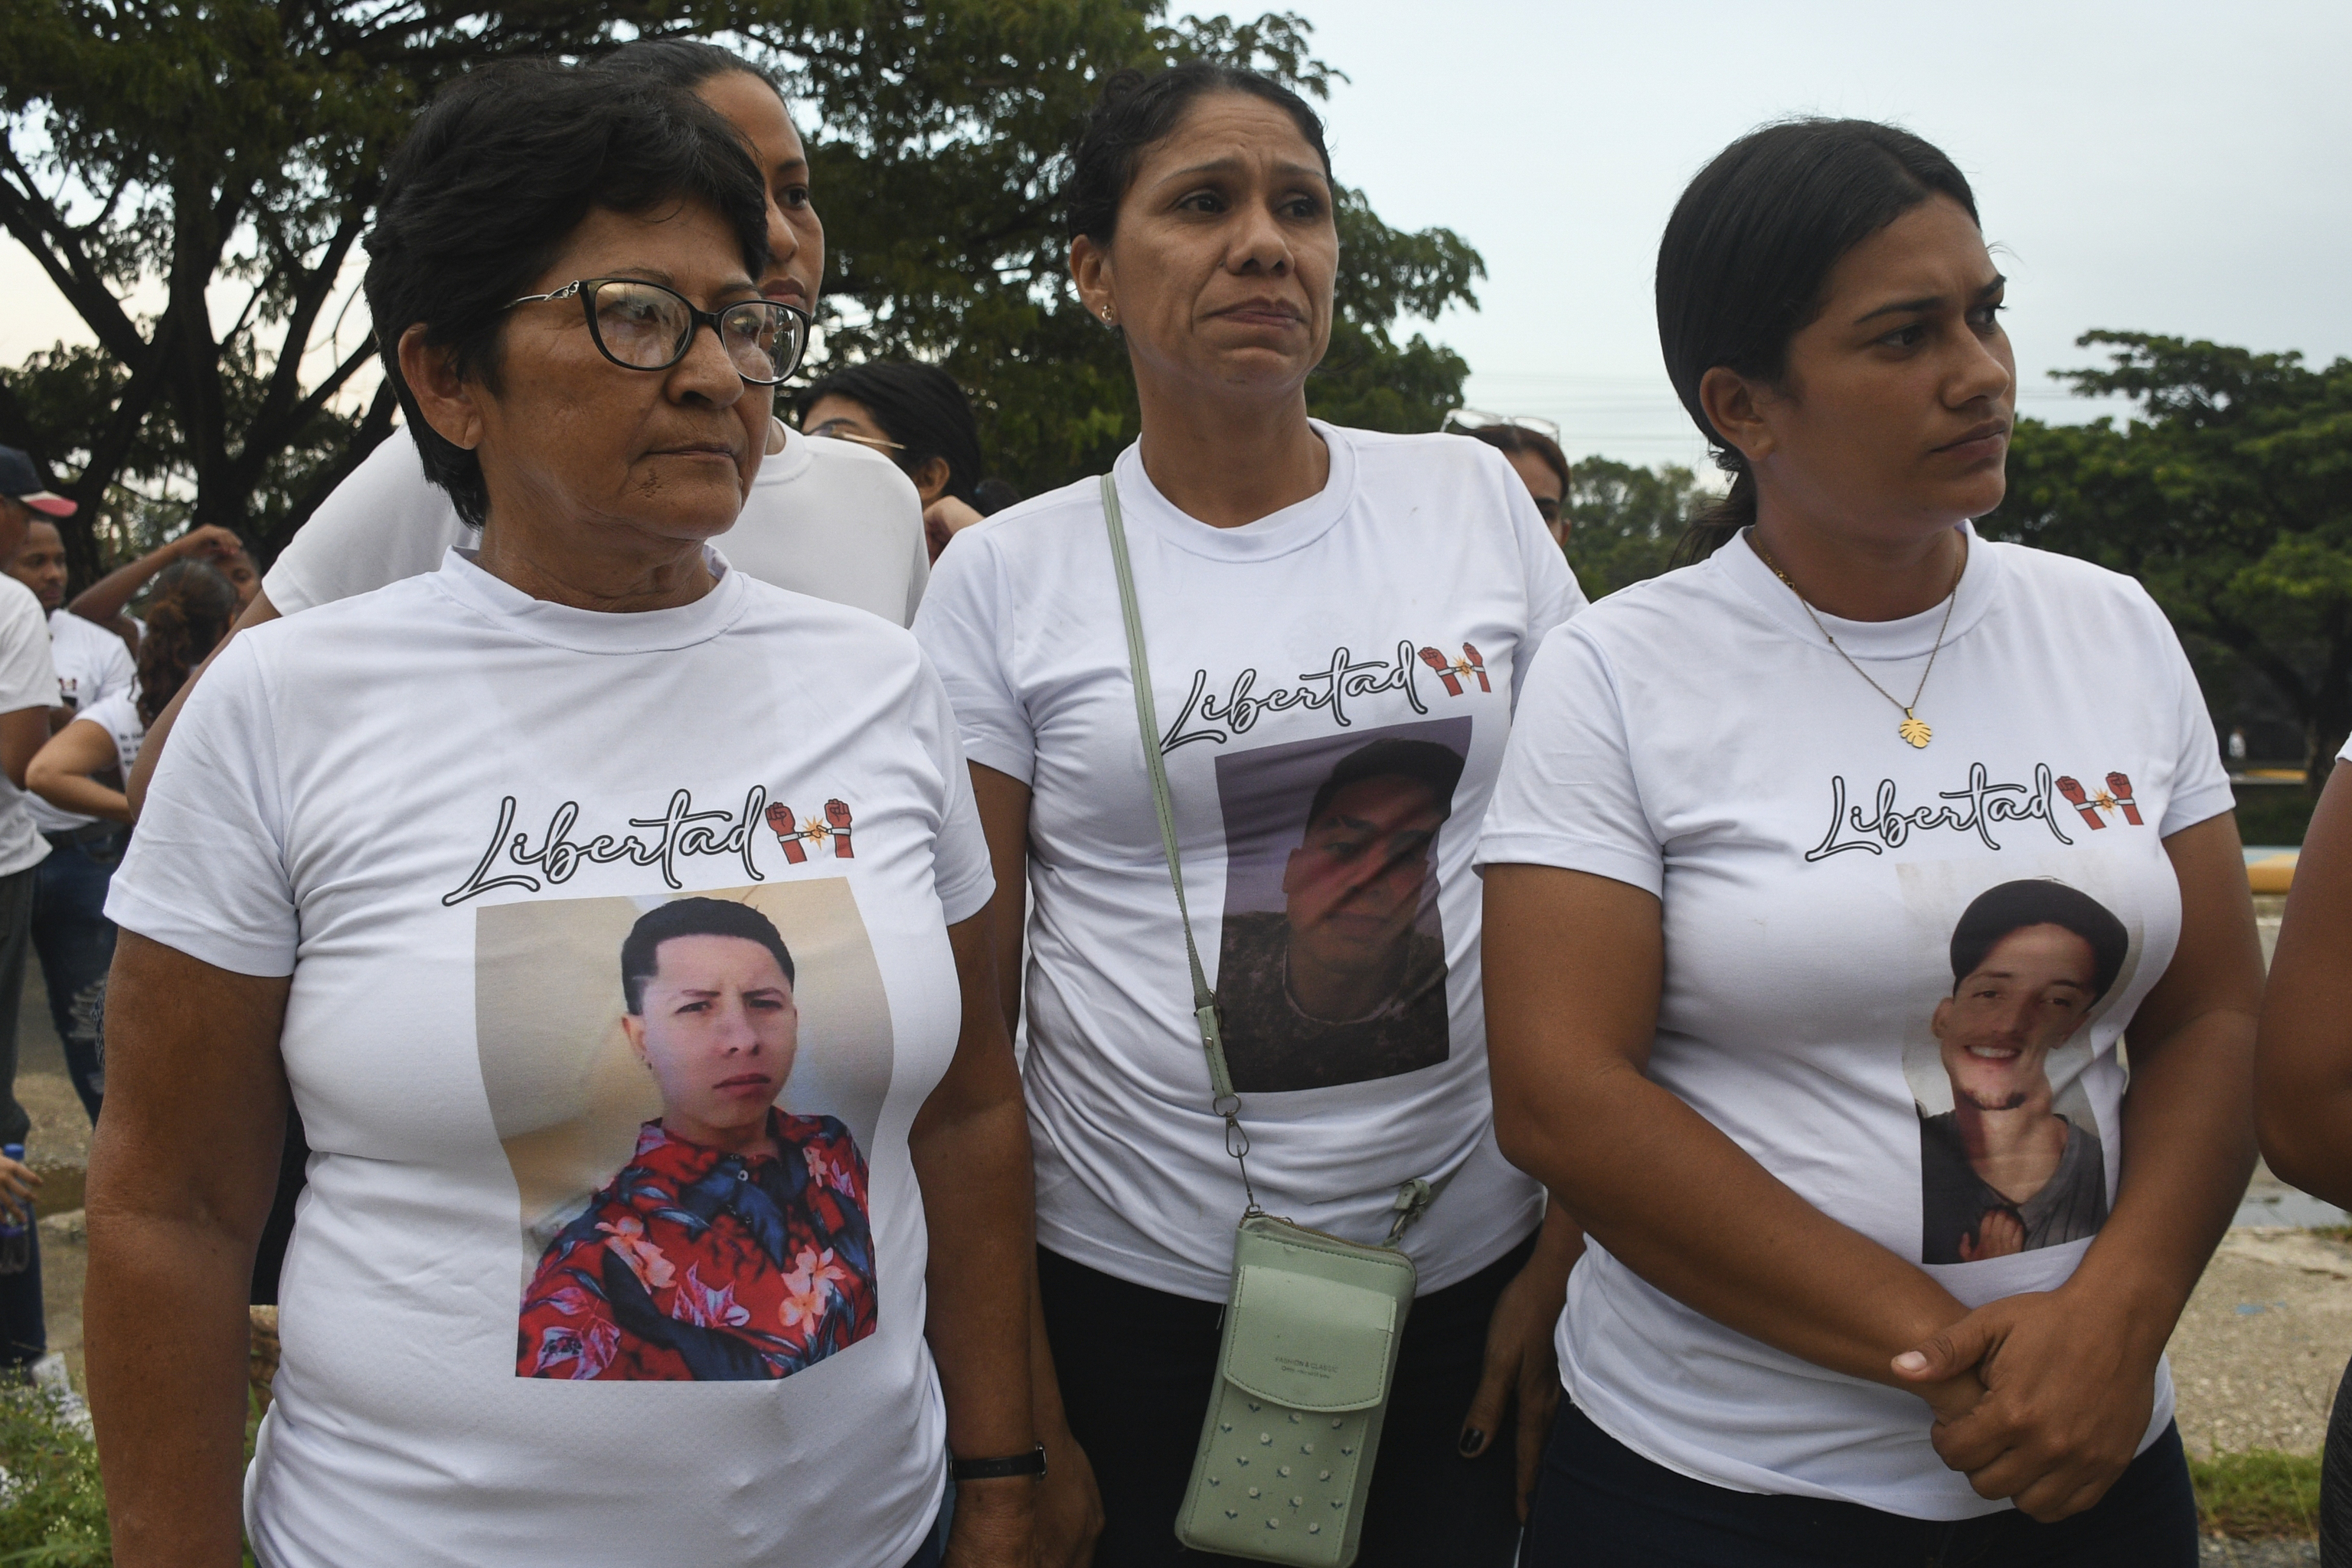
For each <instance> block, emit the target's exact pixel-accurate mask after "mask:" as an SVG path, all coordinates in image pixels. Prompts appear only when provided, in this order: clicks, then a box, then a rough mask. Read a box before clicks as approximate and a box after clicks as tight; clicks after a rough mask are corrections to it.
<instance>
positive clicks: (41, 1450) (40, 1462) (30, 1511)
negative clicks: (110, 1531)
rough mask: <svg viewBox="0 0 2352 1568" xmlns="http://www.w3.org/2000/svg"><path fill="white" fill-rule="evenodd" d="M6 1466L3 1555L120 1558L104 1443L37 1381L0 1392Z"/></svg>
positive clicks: (14, 1559) (62, 1564)
mask: <svg viewBox="0 0 2352 1568" xmlns="http://www.w3.org/2000/svg"><path fill="white" fill-rule="evenodd" d="M0 1467H5V1468H6V1470H7V1472H8V1485H7V1490H6V1496H5V1501H0V1563H40V1564H44V1565H47V1568H105V1565H106V1564H108V1563H112V1562H113V1561H114V1552H113V1550H112V1549H111V1547H110V1545H109V1544H108V1539H107V1529H106V1492H105V1489H103V1488H101V1487H100V1485H99V1482H98V1449H97V1447H95V1446H93V1445H92V1444H91V1442H90V1440H89V1438H87V1437H85V1436H82V1435H81V1434H80V1433H79V1432H77V1431H75V1430H74V1429H73V1428H72V1427H70V1426H65V1425H63V1424H61V1423H60V1422H59V1421H58V1419H57V1416H56V1413H55V1412H54V1411H53V1410H52V1409H51V1408H50V1405H49V1402H48V1401H47V1399H46V1398H44V1397H43V1396H42V1395H41V1394H38V1393H37V1392H35V1391H34V1390H32V1389H30V1388H14V1389H9V1390H7V1391H6V1392H5V1394H0Z"/></svg>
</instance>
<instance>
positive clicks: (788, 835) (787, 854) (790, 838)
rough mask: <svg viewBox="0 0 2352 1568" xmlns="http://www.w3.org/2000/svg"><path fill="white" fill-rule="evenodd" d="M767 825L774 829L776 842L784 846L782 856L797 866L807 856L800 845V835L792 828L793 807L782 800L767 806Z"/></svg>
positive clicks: (806, 852)
mask: <svg viewBox="0 0 2352 1568" xmlns="http://www.w3.org/2000/svg"><path fill="white" fill-rule="evenodd" d="M768 826H770V827H771V828H772V829H774V831H775V835H776V842H777V843H779V844H781V845H782V846H783V847H784V858H785V859H787V860H789V861H791V862H792V863H793V865H795V866H798V865H800V864H801V863H802V862H803V861H805V860H806V859H807V858H808V851H807V850H805V849H803V848H802V847H801V836H800V835H799V834H798V833H796V832H794V831H793V808H792V807H791V806H789V805H785V804H784V803H783V802H782V801H781V800H780V801H777V802H776V803H774V804H773V805H771V806H769V807H768Z"/></svg>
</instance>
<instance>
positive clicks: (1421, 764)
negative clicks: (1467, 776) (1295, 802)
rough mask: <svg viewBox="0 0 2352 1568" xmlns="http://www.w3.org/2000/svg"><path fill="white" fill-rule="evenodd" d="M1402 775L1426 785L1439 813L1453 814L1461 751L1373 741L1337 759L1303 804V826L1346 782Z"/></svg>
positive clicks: (1316, 818)
mask: <svg viewBox="0 0 2352 1568" xmlns="http://www.w3.org/2000/svg"><path fill="white" fill-rule="evenodd" d="M1380 778H1406V779H1411V780H1412V781H1413V782H1414V783H1416V784H1426V785H1428V786H1429V788H1430V791H1431V793H1433V795H1436V796H1437V805H1438V810H1439V813H1440V815H1441V816H1446V817H1450V816H1453V815H1454V785H1456V784H1460V783H1461V782H1462V753H1461V752H1457V751H1455V750H1454V748H1453V747H1451V746H1441V745H1439V744H1438V743H1437V742H1434V741H1399V740H1393V739H1391V740H1386V741H1374V742H1370V744H1368V745H1362V746H1359V747H1357V748H1356V749H1355V750H1354V751H1352V752H1349V753H1348V754H1347V755H1346V756H1344V757H1341V758H1340V759H1339V766H1337V767H1335V768H1333V769H1332V770H1331V776H1330V777H1328V778H1327V779H1325V780H1324V781H1323V784H1322V787H1321V788H1319V789H1318V790H1317V791H1316V792H1315V798H1314V800H1313V801H1311V802H1309V803H1308V805H1307V826H1308V827H1309V828H1312V827H1313V826H1315V825H1316V824H1317V823H1318V822H1320V821H1322V820H1323V814H1324V812H1326V811H1328V809H1330V805H1331V803H1332V801H1334V800H1336V799H1337V798H1339V792H1340V791H1341V790H1343V789H1346V788H1347V787H1348V786H1349V784H1361V783H1362V782H1363V781H1364V780H1366V779H1380Z"/></svg>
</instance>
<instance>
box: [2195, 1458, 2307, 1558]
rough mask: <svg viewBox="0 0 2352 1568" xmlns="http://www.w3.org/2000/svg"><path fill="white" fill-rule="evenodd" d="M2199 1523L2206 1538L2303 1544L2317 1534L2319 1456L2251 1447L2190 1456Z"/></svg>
mask: <svg viewBox="0 0 2352 1568" xmlns="http://www.w3.org/2000/svg"><path fill="white" fill-rule="evenodd" d="M2189 1479H2190V1480H2191V1481H2193V1482H2195V1483H2196V1486H2197V1513H2198V1519H2199V1521H2200V1523H2201V1525H2202V1526H2203V1528H2204V1531H2205V1532H2206V1533H2207V1534H2209V1535H2227V1536H2231V1537H2234V1538H2235V1539H2237V1540H2240V1541H2279V1540H2286V1541H2309V1540H2312V1539H2314V1538H2315V1537H2316V1536H2317V1535H2318V1534H2319V1456H2318V1455H2316V1454H2282V1453H2280V1452H2279V1451H2278V1450H2276V1449H2275V1448H2251V1449H2248V1450H2247V1451H2246V1452H2244V1453H2242V1454H2216V1455H2215V1456H2214V1457H2213V1458H2210V1459H2200V1458H2197V1457H2195V1456H2194V1455H2191V1456H2190V1457H2189Z"/></svg>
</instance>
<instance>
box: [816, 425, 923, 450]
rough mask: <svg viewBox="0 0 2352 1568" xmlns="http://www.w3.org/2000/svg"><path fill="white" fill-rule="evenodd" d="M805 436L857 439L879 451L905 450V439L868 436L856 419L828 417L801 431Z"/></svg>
mask: <svg viewBox="0 0 2352 1568" xmlns="http://www.w3.org/2000/svg"><path fill="white" fill-rule="evenodd" d="M801 434H802V435H803V436H824V437H830V438H832V439H833V440H835V441H855V442H856V443H857V444H858V445H859V446H861V447H873V448H874V449H875V450H876V451H877V452H903V451H905V450H906V449H907V443H905V442H904V441H885V440H884V439H883V438H882V437H879V436H868V435H866V433H865V432H863V431H861V430H859V429H858V428H857V426H856V421H855V420H854V419H847V418H843V419H828V420H826V421H825V422H824V424H822V425H812V426H809V427H808V428H807V429H805V430H803V431H802V432H801Z"/></svg>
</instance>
